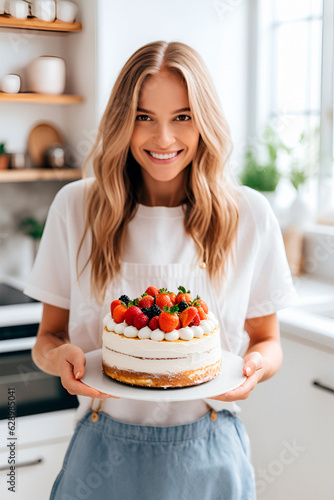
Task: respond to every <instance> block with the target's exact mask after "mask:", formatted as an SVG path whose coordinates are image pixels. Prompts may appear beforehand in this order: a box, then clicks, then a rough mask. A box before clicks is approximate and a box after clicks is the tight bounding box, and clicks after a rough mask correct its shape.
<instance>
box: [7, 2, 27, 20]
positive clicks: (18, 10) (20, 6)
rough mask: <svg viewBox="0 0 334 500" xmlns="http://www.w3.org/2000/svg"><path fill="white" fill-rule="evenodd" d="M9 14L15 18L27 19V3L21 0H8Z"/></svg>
mask: <svg viewBox="0 0 334 500" xmlns="http://www.w3.org/2000/svg"><path fill="white" fill-rule="evenodd" d="M9 14H10V15H11V16H13V17H15V18H16V19H27V17H28V14H29V4H28V3H27V2H24V1H23V0H10V2H9Z"/></svg>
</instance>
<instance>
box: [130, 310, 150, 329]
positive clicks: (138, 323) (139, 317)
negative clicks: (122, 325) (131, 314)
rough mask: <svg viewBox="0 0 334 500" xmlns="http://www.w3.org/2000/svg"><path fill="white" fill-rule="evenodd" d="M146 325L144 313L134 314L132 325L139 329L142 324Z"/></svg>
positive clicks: (146, 318) (142, 326) (146, 319)
mask: <svg viewBox="0 0 334 500" xmlns="http://www.w3.org/2000/svg"><path fill="white" fill-rule="evenodd" d="M147 325H148V317H147V316H146V315H145V314H143V313H140V314H138V315H136V316H135V318H134V320H133V326H134V327H135V328H137V329H138V330H140V329H141V328H144V326H147Z"/></svg>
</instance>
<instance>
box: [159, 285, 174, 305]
mask: <svg viewBox="0 0 334 500" xmlns="http://www.w3.org/2000/svg"><path fill="white" fill-rule="evenodd" d="M155 303H156V305H157V306H158V307H160V309H163V308H164V307H172V305H173V303H172V301H171V299H170V296H169V294H168V293H167V291H166V290H165V288H161V289H160V290H159V293H158V295H157V297H156V299H155Z"/></svg>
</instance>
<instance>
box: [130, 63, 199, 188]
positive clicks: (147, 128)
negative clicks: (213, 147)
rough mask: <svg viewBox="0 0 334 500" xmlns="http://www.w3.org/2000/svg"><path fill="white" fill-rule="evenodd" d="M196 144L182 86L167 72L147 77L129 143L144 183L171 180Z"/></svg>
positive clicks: (184, 165)
mask: <svg viewBox="0 0 334 500" xmlns="http://www.w3.org/2000/svg"><path fill="white" fill-rule="evenodd" d="M198 140H199V132H198V130H197V128H196V127H195V126H194V123H193V120H192V114H191V111H190V108H189V101H188V93H187V90H186V88H185V86H184V84H183V83H182V82H181V80H180V79H179V78H178V77H177V76H175V75H173V74H172V73H170V72H168V71H162V72H160V73H158V74H157V75H154V76H150V77H149V78H148V79H147V80H146V82H145V83H144V85H143V88H142V91H141V94H140V98H139V102H138V108H137V117H136V122H135V127H134V131H133V134H132V138H131V142H130V149H131V152H132V155H133V156H134V158H135V160H136V161H137V162H138V163H139V165H140V166H141V167H142V169H143V170H144V171H145V172H143V176H144V179H150V178H151V179H154V180H155V181H164V182H168V181H172V180H174V179H175V178H176V177H178V176H179V174H180V173H182V172H183V170H184V169H185V168H186V167H187V166H188V165H189V164H190V163H191V161H192V159H193V158H194V155H195V153H196V150H197V146H198Z"/></svg>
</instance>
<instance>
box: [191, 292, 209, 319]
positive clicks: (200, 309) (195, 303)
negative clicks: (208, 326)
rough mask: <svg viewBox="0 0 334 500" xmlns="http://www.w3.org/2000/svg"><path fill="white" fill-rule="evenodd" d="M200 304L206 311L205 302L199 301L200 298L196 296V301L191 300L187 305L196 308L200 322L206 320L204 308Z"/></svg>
mask: <svg viewBox="0 0 334 500" xmlns="http://www.w3.org/2000/svg"><path fill="white" fill-rule="evenodd" d="M201 304H203V305H204V306H205V307H206V309H207V310H208V306H207V305H206V302H204V300H201V299H200V297H199V296H198V295H197V297H196V299H195V300H193V301H192V302H190V304H189V305H190V306H194V307H196V308H197V311H198V314H199V317H200V319H201V320H202V319H207V315H206V312H205V311H204V308H203V306H202V305H201Z"/></svg>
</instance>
